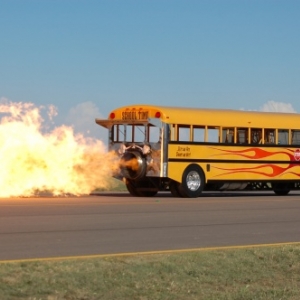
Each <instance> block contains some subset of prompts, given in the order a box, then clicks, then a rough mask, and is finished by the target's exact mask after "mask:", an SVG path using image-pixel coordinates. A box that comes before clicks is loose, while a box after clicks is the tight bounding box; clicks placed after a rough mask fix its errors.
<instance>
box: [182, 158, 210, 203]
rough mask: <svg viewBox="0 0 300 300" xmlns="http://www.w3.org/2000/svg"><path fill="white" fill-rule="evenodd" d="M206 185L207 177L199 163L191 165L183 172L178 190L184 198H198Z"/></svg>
mask: <svg viewBox="0 0 300 300" xmlns="http://www.w3.org/2000/svg"><path fill="white" fill-rule="evenodd" d="M204 185H205V177H204V174H203V171H202V169H201V168H200V167H199V166H198V165H195V164H193V165H189V166H188V167H187V168H186V169H185V170H184V172H183V175H182V182H181V183H180V184H179V185H178V192H179V194H180V195H181V196H182V197H184V198H197V197H199V196H200V195H201V192H202V190H203V188H204Z"/></svg>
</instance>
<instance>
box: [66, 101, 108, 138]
mask: <svg viewBox="0 0 300 300" xmlns="http://www.w3.org/2000/svg"><path fill="white" fill-rule="evenodd" d="M96 118H100V119H101V118H103V116H102V114H101V113H100V111H99V108H98V107H97V106H96V105H95V104H94V103H93V102H91V101H88V102H83V103H80V104H77V105H76V106H74V107H72V108H71V109H70V110H69V112H68V114H67V117H66V120H65V123H66V124H67V125H70V126H72V127H73V128H74V131H75V132H76V133H82V134H83V135H84V136H90V137H93V138H97V139H101V140H102V141H103V142H104V143H105V144H107V139H108V132H107V129H105V128H103V127H101V126H99V125H97V124H96V123H95V119H96Z"/></svg>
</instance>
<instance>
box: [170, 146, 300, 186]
mask: <svg viewBox="0 0 300 300" xmlns="http://www.w3.org/2000/svg"><path fill="white" fill-rule="evenodd" d="M298 151H299V150H298V149H297V148H275V147H274V148H273V147H253V146H251V145H249V146H245V147H237V146H230V147H228V146H222V145H192V144H182V143H181V144H175V143H173V144H170V145H169V147H168V154H169V157H168V158H169V164H168V177H170V178H171V179H174V180H176V181H179V182H180V181H181V177H182V173H183V171H184V169H185V168H186V166H187V165H189V164H191V163H197V164H198V165H200V166H201V168H202V169H203V171H204V173H205V177H206V180H268V179H269V180H280V179H282V180H283V179H290V180H299V179H300V161H298V160H297V159H296V158H297V155H296V154H297V153H298Z"/></svg>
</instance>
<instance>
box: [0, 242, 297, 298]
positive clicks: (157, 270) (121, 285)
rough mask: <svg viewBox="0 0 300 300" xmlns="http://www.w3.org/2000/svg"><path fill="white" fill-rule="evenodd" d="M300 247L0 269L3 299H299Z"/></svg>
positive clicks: (72, 261) (25, 264)
mask: <svg viewBox="0 0 300 300" xmlns="http://www.w3.org/2000/svg"><path fill="white" fill-rule="evenodd" d="M299 297H300V245H292V246H291V245H286V246H278V247H262V248H259V247H258V248H257V247H255V248H248V249H228V250H224V249H223V250H214V251H199V252H188V253H174V254H151V255H136V256H121V257H107V258H90V259H89V258H87V259H63V260H59V261H51V260H49V261H32V262H10V263H9V262H8V263H2V264H0V299H8V300H10V299H12V300H15V299H30V300H33V299H35V300H37V299H46V300H58V299H81V300H83V299H88V300H93V299H109V300H111V299H131V300H134V299H138V300H148V299H151V300H153V299H205V300H208V299H218V300H219V299H236V300H241V299H249V300H250V299H251V300H253V299H264V300H265V299H295V300H296V299H297V300H298V299H299Z"/></svg>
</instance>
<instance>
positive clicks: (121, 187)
mask: <svg viewBox="0 0 300 300" xmlns="http://www.w3.org/2000/svg"><path fill="white" fill-rule="evenodd" d="M106 191H111V192H125V191H126V192H127V188H126V186H125V184H124V182H123V181H121V180H118V179H115V178H109V180H108V185H107V187H106V188H98V189H96V190H94V191H93V193H97V192H106Z"/></svg>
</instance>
